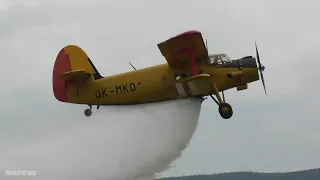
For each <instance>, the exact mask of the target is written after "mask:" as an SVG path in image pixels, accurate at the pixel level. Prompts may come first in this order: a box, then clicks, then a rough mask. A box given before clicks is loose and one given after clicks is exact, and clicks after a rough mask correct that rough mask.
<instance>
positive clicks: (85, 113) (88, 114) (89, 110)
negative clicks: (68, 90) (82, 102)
mask: <svg viewBox="0 0 320 180" xmlns="http://www.w3.org/2000/svg"><path fill="white" fill-rule="evenodd" d="M89 108H90V109H86V110H85V111H84V115H86V116H87V117H89V116H91V114H92V111H91V109H92V105H89Z"/></svg>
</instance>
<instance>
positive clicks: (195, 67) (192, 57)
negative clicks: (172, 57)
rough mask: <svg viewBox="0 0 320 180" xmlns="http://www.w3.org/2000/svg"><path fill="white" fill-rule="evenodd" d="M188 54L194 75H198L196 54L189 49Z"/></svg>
mask: <svg viewBox="0 0 320 180" xmlns="http://www.w3.org/2000/svg"><path fill="white" fill-rule="evenodd" d="M188 55H189V59H190V64H191V67H192V71H193V75H194V76H196V75H198V69H197V65H196V61H195V60H194V55H193V53H192V51H189V52H188Z"/></svg>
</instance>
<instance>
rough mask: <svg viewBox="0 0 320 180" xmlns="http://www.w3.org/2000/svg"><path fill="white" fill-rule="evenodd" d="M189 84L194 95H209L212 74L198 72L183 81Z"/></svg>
mask: <svg viewBox="0 0 320 180" xmlns="http://www.w3.org/2000/svg"><path fill="white" fill-rule="evenodd" d="M182 83H183V84H187V85H188V86H189V93H190V94H191V95H193V96H199V95H209V94H210V92H211V89H212V86H211V85H212V83H211V76H210V75H209V74H198V75H196V76H192V77H190V78H188V79H185V80H184V81H182Z"/></svg>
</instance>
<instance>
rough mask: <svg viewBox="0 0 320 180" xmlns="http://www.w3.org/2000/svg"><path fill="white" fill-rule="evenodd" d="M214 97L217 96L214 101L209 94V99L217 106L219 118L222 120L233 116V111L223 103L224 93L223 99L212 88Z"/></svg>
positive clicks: (228, 105) (215, 89)
mask: <svg viewBox="0 0 320 180" xmlns="http://www.w3.org/2000/svg"><path fill="white" fill-rule="evenodd" d="M214 95H216V96H217V99H218V100H216V99H215V98H214V97H213V96H212V95H211V94H210V96H211V98H212V99H213V100H214V101H215V102H216V103H217V104H218V106H219V113H220V116H221V117H222V118H224V119H230V118H231V117H232V115H233V110H232V107H231V105H230V104H228V103H226V102H225V98H224V93H223V91H222V96H223V99H222V98H221V96H220V94H219V92H218V90H217V88H216V87H215V86H214Z"/></svg>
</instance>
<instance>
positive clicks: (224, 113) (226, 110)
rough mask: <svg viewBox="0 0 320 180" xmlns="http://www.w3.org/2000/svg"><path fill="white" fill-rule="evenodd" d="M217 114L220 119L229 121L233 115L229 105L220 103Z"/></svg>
mask: <svg viewBox="0 0 320 180" xmlns="http://www.w3.org/2000/svg"><path fill="white" fill-rule="evenodd" d="M219 113H220V115H221V117H222V118H224V119H229V118H231V117H232V115H233V110H232V107H231V106H230V104H228V103H222V104H220V105H219Z"/></svg>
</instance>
